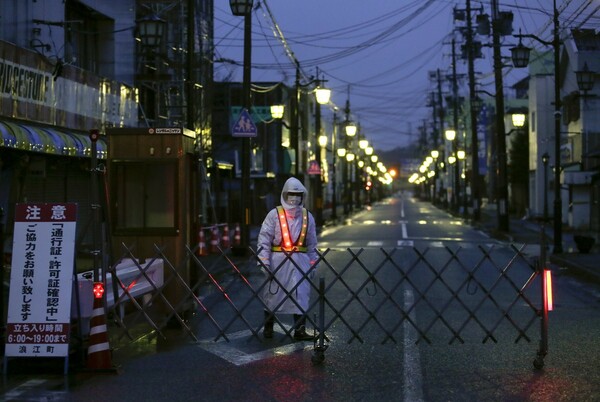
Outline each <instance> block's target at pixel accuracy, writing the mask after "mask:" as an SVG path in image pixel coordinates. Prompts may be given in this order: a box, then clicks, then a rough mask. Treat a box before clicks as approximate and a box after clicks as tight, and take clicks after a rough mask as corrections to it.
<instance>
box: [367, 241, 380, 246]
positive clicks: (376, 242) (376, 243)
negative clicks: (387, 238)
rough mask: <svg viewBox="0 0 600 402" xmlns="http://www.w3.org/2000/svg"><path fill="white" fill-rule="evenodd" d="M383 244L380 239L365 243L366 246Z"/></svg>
mask: <svg viewBox="0 0 600 402" xmlns="http://www.w3.org/2000/svg"><path fill="white" fill-rule="evenodd" d="M381 246H383V242H382V241H370V242H368V243H367V247H381Z"/></svg>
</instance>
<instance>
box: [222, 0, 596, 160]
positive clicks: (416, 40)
mask: <svg viewBox="0 0 600 402" xmlns="http://www.w3.org/2000/svg"><path fill="white" fill-rule="evenodd" d="M254 3H255V6H256V5H259V6H258V7H257V8H255V10H254V12H253V16H252V32H253V34H252V65H253V69H252V81H253V82H258V81H283V82H285V83H286V84H287V85H290V86H293V84H294V79H295V66H294V63H293V61H292V56H291V54H293V56H294V57H295V58H296V59H297V60H298V62H299V63H300V67H301V71H302V73H303V77H302V79H301V83H306V82H308V81H309V80H310V77H311V76H312V77H314V76H315V74H316V71H317V68H318V71H319V78H324V79H325V80H327V82H326V86H327V87H328V88H330V89H331V90H332V99H331V103H332V104H331V105H330V107H323V108H322V110H323V112H322V113H323V119H324V120H325V121H326V123H325V124H329V125H330V124H331V121H332V119H333V118H332V116H333V114H332V110H333V106H337V107H339V108H340V110H343V109H344V106H345V103H346V99H348V94H349V99H350V107H351V111H352V119H353V120H354V121H356V122H358V123H359V124H360V127H361V130H362V133H363V134H364V135H365V136H366V138H367V139H368V140H369V141H370V142H371V143H372V144H373V146H374V147H375V148H376V150H390V149H393V148H395V147H398V146H404V145H406V144H408V143H410V142H412V141H415V140H416V139H417V136H418V132H419V131H418V128H419V126H422V125H423V122H424V121H425V120H431V117H430V116H431V114H432V111H431V108H430V107H428V106H427V103H428V101H427V99H428V96H429V94H430V93H431V92H432V91H433V90H435V87H434V83H433V82H431V81H430V80H429V72H430V71H436V70H437V69H440V72H441V73H442V75H443V76H445V75H447V74H450V72H451V60H452V59H451V40H452V37H453V36H454V38H455V40H456V43H457V44H458V45H460V44H462V43H464V39H463V36H462V35H461V34H460V33H459V32H458V31H457V30H456V29H455V28H456V27H458V26H460V25H464V23H457V24H455V22H454V18H453V9H454V8H456V9H460V10H464V9H465V8H466V1H465V0H461V1H458V2H457V1H449V0H404V1H400V0H373V1H371V2H365V1H359V0H301V1H290V0H262V1H260V2H259V1H258V0H255V1H254ZM499 4H500V10H501V11H511V12H512V13H513V14H514V23H513V34H517V33H518V32H519V29H521V30H522V33H528V34H535V35H537V36H539V37H540V38H542V39H544V40H551V38H552V1H551V0H500V1H499ZM471 8H472V9H473V11H472V14H473V21H474V20H475V15H476V14H478V13H480V12H483V13H487V14H488V15H489V14H491V6H490V1H489V0H488V1H483V2H475V1H472V2H471ZM557 9H558V10H559V11H560V22H561V25H562V27H563V28H565V27H571V28H574V27H585V28H594V29H600V0H557ZM277 31H279V32H281V34H282V35H283V39H284V40H282V39H281V36H279V37H278V36H277V35H276V34H275V32H277ZM561 31H562V30H561ZM476 39H477V40H479V41H481V42H482V43H483V44H484V45H485V44H491V36H489V37H488V36H477V37H476ZM517 43H518V39H517V38H514V37H512V36H506V37H504V38H503V45H504V46H503V48H502V53H503V56H506V57H509V56H510V50H509V49H510V47H511V46H514V45H516V44H517ZM524 44H526V45H527V46H530V47H535V48H538V49H540V50H544V49H546V48H545V47H544V46H543V45H541V44H539V43H538V42H536V41H533V40H524ZM215 46H216V54H215V58H216V59H217V60H218V59H219V58H223V59H230V60H234V61H235V64H232V63H219V62H217V63H216V64H215V79H216V80H218V81H219V80H225V79H229V80H232V81H241V80H242V67H241V65H242V62H243V17H235V16H233V15H232V14H231V10H230V8H229V3H228V2H227V1H218V2H215ZM457 51H459V49H457ZM483 54H484V58H483V59H478V60H477V61H476V65H475V69H476V71H477V73H478V74H477V76H478V87H479V88H481V89H485V90H487V91H488V92H493V91H494V75H493V68H492V66H493V60H492V56H491V49H490V48H489V47H485V46H484V50H483ZM506 63H507V64H510V61H509V60H507V62H506ZM458 72H459V74H462V73H466V60H459V62H458ZM503 72H504V76H505V79H504V86H505V94H506V95H509V94H510V93H511V92H510V86H511V85H512V84H514V83H515V82H516V81H517V80H519V79H521V78H523V77H525V76H526V73H527V72H526V70H514V69H513V68H511V67H506V68H504V69H503ZM443 89H444V91H445V92H448V90H449V86H448V85H447V84H445V85H444V87H443ZM460 91H461V95H463V96H465V95H467V82H466V81H464V82H463V83H462V84H461V89H460ZM342 114H343V113H342V112H340V113H339V114H338V115H340V116H341V115H342ZM327 122H328V123H327Z"/></svg>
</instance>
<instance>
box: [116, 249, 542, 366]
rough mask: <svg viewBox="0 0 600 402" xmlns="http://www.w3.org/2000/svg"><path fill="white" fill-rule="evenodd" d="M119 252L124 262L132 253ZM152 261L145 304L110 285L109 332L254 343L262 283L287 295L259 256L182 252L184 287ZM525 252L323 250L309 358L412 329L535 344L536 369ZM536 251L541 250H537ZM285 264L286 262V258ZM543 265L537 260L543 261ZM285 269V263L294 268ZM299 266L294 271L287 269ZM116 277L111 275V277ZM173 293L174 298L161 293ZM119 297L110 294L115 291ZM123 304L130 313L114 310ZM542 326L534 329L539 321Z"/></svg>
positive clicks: (282, 325) (535, 303) (535, 271)
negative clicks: (171, 333)
mask: <svg viewBox="0 0 600 402" xmlns="http://www.w3.org/2000/svg"><path fill="white" fill-rule="evenodd" d="M123 247H124V252H125V255H126V256H129V257H130V258H133V255H134V250H130V249H128V248H127V247H125V246H123ZM155 250H156V255H155V257H154V258H153V259H150V260H146V262H144V263H140V264H137V267H138V269H139V275H138V277H137V278H136V279H137V280H140V279H141V278H143V279H144V280H146V281H148V282H152V279H151V278H150V277H149V276H148V275H147V274H146V270H147V269H148V267H150V266H151V264H152V263H153V261H154V259H163V260H164V271H165V272H164V279H165V280H164V282H161V283H160V284H157V285H156V286H151V287H152V291H151V292H150V295H151V297H150V298H149V299H148V298H147V299H146V300H145V302H144V303H140V302H138V300H137V299H136V297H134V296H133V295H131V294H129V293H128V291H127V287H128V284H127V283H125V282H123V281H121V280H118V279H117V280H116V281H113V283H116V284H118V285H119V287H120V289H121V292H120V297H118V298H117V297H116V298H115V300H116V302H115V303H114V305H113V306H112V307H111V310H112V314H111V315H112V316H113V317H114V319H115V321H116V323H117V324H118V325H117V326H116V329H115V330H112V331H113V332H114V333H115V334H114V335H115V336H119V337H123V336H128V337H129V338H130V339H135V334H134V333H133V331H134V330H133V328H139V327H140V323H145V324H147V325H146V331H148V330H150V331H155V332H156V333H157V334H158V335H159V336H164V334H163V332H164V329H165V328H167V327H168V326H169V325H170V324H173V323H175V324H177V325H178V326H180V328H181V329H182V331H183V333H185V334H187V336H189V338H190V339H192V340H194V341H198V337H199V336H202V338H204V339H213V340H215V341H217V340H225V341H229V340H230V334H234V333H236V334H238V333H239V332H240V331H246V334H247V337H248V339H249V340H251V339H254V340H257V339H258V340H261V341H262V327H263V325H264V322H265V317H264V314H263V310H264V307H265V304H264V303H263V301H262V299H261V297H260V293H261V292H262V291H263V289H265V288H266V287H270V289H271V290H273V289H276V290H274V291H281V292H285V293H286V295H285V297H286V298H290V299H293V296H294V292H295V288H294V289H285V287H284V286H282V285H281V284H280V283H278V282H277V280H276V279H275V280H274V279H273V278H269V277H267V276H266V275H264V274H263V273H262V272H261V270H260V263H259V262H258V261H259V260H258V258H257V250H254V249H251V248H249V249H248V254H249V256H248V255H247V256H245V257H239V256H235V255H233V254H232V253H231V251H230V250H223V249H219V251H220V254H218V255H213V256H210V257H198V256H197V255H196V254H197V250H196V249H191V248H188V250H187V258H186V260H185V261H183V262H182V264H184V266H185V267H191V268H190V269H191V270H192V271H193V273H194V275H192V277H194V278H196V280H195V281H194V283H192V284H188V283H186V281H185V280H184V279H183V278H182V277H181V275H180V274H179V272H181V270H180V268H181V267H176V266H174V265H173V264H172V263H170V262H169V261H168V259H166V258H165V255H164V254H163V252H162V250H161V248H160V247H159V246H155ZM524 250H525V246H522V247H520V248H519V247H516V246H514V245H509V246H502V245H491V246H489V245H477V246H473V247H460V246H456V247H453V246H451V245H442V246H439V247H427V248H424V249H419V248H417V247H397V248H393V249H387V250H386V249H383V248H378V249H376V248H360V249H351V248H347V249H326V250H320V251H319V260H318V261H317V262H316V263H315V264H314V268H315V269H316V271H315V272H316V275H315V276H314V277H312V276H311V277H308V276H304V277H303V280H305V281H308V282H309V283H310V286H311V287H312V298H311V302H310V306H309V308H308V310H307V311H306V312H305V313H306V315H307V319H308V324H309V325H308V326H309V327H313V328H314V331H315V336H316V340H315V342H314V354H313V362H315V363H320V362H322V361H323V360H324V358H325V352H326V350H327V346H328V345H329V344H330V342H332V340H331V338H330V337H329V334H331V333H335V341H336V342H337V341H343V342H348V343H351V342H361V343H381V344H385V343H388V342H392V343H399V342H402V341H403V339H404V336H405V330H406V329H407V328H408V329H410V330H411V331H414V332H415V334H416V336H415V337H414V341H415V342H416V343H427V344H429V343H434V342H444V343H447V344H449V345H452V344H454V343H466V342H478V343H487V342H491V343H497V342H501V341H505V342H506V341H508V342H521V341H525V342H531V341H532V340H534V339H536V338H539V339H540V343H539V345H540V346H539V349H538V350H537V352H536V357H535V359H534V366H535V367H536V368H541V367H543V364H544V360H543V359H544V357H545V355H546V353H547V309H548V306H547V303H546V301H545V299H544V291H546V289H545V275H541V274H542V273H543V267H542V264H540V263H539V260H538V259H537V258H530V257H528V256H527V255H526V254H525V253H524ZM543 254H544V253H543ZM286 257H287V258H286V261H288V260H289V261H293V260H292V259H291V258H290V257H291V255H289V254H288V255H287V256H286ZM541 260H542V261H545V256H544V255H543V256H542V259H541ZM292 265H293V264H292ZM292 269H297V267H292ZM113 274H114V275H115V277H116V278H118V272H116V271H115V272H113ZM169 288H170V289H173V288H177V297H176V298H175V300H174V299H173V297H171V296H168V295H169V290H168V289H169ZM117 291H118V289H117ZM121 303H128V304H129V310H130V311H129V314H126V316H125V317H123V316H122V315H120V314H116V312H117V311H118V310H117V308H118V307H119V306H120V304H121ZM540 324H541V325H540ZM275 328H276V335H277V336H276V340H279V341H281V342H286V341H289V340H290V337H292V336H293V327H292V326H291V325H289V324H288V323H287V322H286V320H285V318H280V317H278V316H276V322H275Z"/></svg>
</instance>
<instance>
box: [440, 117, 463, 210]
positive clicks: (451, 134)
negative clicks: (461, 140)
mask: <svg viewBox="0 0 600 402" xmlns="http://www.w3.org/2000/svg"><path fill="white" fill-rule="evenodd" d="M444 134H445V136H446V140H448V141H450V142H451V143H452V153H453V154H454V155H456V152H457V150H458V145H457V142H458V139H457V138H456V130H454V129H448V130H446V132H445V133H444ZM448 159H450V158H448ZM448 162H449V163H450V161H449V160H448ZM450 164H451V165H453V163H450ZM452 169H453V171H454V172H453V173H454V174H453V182H454V186H453V187H454V188H453V189H452V199H451V200H450V202H451V203H452V209H453V210H454V211H456V212H458V200H459V199H458V197H459V195H460V180H459V177H458V172H459V166H458V163H457V164H456V166H452Z"/></svg>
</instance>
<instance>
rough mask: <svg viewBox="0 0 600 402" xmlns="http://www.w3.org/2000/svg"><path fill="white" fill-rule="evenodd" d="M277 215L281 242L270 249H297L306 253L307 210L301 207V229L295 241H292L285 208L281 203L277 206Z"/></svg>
mask: <svg viewBox="0 0 600 402" xmlns="http://www.w3.org/2000/svg"><path fill="white" fill-rule="evenodd" d="M277 217H278V219H279V227H280V228H281V243H280V244H279V245H278V246H272V247H271V251H297V252H300V253H306V251H307V248H306V246H305V245H304V240H305V239H306V231H307V229H308V211H307V210H306V208H302V229H301V230H300V236H298V239H297V240H296V241H295V242H292V237H291V235H290V229H289V225H288V223H287V217H286V216H285V210H284V209H283V207H282V206H281V205H280V206H278V207H277Z"/></svg>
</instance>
